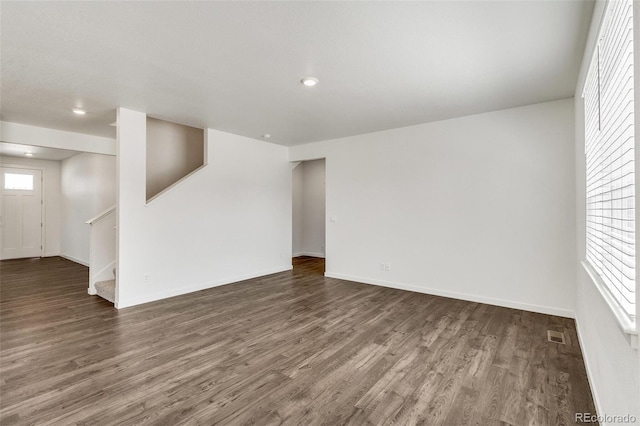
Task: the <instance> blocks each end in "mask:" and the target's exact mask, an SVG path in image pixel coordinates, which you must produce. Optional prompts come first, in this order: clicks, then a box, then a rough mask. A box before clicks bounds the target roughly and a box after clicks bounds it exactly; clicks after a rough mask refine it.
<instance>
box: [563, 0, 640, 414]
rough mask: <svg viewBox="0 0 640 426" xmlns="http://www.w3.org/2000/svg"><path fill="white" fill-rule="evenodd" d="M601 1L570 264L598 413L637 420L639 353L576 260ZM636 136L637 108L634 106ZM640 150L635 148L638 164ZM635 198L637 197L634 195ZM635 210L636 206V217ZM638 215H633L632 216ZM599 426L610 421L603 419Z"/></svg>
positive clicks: (638, 25)
mask: <svg viewBox="0 0 640 426" xmlns="http://www.w3.org/2000/svg"><path fill="white" fill-rule="evenodd" d="M634 3H636V4H635V5H634V8H635V9H634V20H635V21H634V27H635V28H634V32H635V35H636V37H634V42H635V49H634V50H635V55H636V63H638V59H639V56H638V55H640V37H637V35H638V32H639V31H640V13H639V12H640V10H638V7H639V6H640V4H638V3H637V2H634ZM604 8H605V2H603V1H598V2H597V3H596V6H595V9H594V13H593V20H592V23H591V29H590V32H589V38H588V41H587V46H586V48H585V54H584V57H583V61H582V68H581V70H580V78H579V80H578V84H577V86H576V93H575V98H574V99H575V164H576V167H575V169H576V212H575V215H576V218H577V219H576V237H577V238H576V251H577V259H576V262H575V263H574V267H575V268H576V271H577V285H576V324H577V329H578V336H579V338H580V344H581V346H582V354H583V356H584V360H585V366H586V369H587V374H588V376H589V382H590V384H591V391H592V393H593V397H594V400H595V403H596V409H597V410H598V413H599V414H600V415H603V414H608V415H625V414H630V415H634V416H635V417H636V419H638V421H640V353H639V351H638V349H633V348H632V347H631V344H630V336H629V335H627V334H625V333H623V332H622V330H621V328H620V326H619V325H618V322H617V320H616V318H615V317H614V314H613V312H612V311H611V309H610V308H609V306H608V305H607V303H606V302H605V300H604V298H603V297H602V295H601V294H600V293H599V291H598V289H597V288H596V286H595V284H594V282H593V281H592V280H591V278H590V277H589V275H588V274H587V273H586V272H585V271H584V269H583V267H582V265H581V264H580V261H581V260H583V259H584V258H585V253H586V195H585V194H586V190H585V158H584V101H583V99H582V90H583V87H584V79H585V75H586V72H587V69H588V67H589V64H590V61H591V53H592V52H593V50H594V46H595V42H596V40H597V33H598V29H599V27H600V22H601V20H602V16H603V13H604ZM635 78H636V81H635V89H636V99H638V97H639V95H640V92H639V91H638V90H639V89H640V80H639V79H640V74H639V73H636V77H635ZM635 113H636V140H639V137H638V134H639V133H638V132H639V131H640V126H638V125H637V123H638V122H639V120H638V117H640V110H639V109H637V108H636V112H635ZM638 153H639V151H638V150H636V164H637V161H638V160H637V156H638ZM639 178H640V174H638V173H636V191H637V190H638V188H640V184H639V180H638V179H639ZM636 199H637V197H636ZM637 217H638V209H636V218H637ZM636 220H637V219H636ZM601 424H603V425H607V424H612V423H606V422H603V423H601Z"/></svg>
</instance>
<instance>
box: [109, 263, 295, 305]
mask: <svg viewBox="0 0 640 426" xmlns="http://www.w3.org/2000/svg"><path fill="white" fill-rule="evenodd" d="M291 269H293V267H292V266H291V265H286V266H280V267H277V268H271V269H265V270H262V271H257V272H253V273H249V274H243V275H236V276H234V277H228V278H223V279H220V280H217V281H214V282H206V283H200V284H192V285H189V286H185V287H180V288H175V289H171V290H166V291H161V292H158V293H154V294H147V295H144V296H142V297H135V298H132V299H128V300H117V301H116V303H115V304H114V305H115V307H116V308H118V309H123V308H128V307H130V306H136V305H141V304H143V303H149V302H155V301H156V300H162V299H168V298H169V297H175V296H180V295H183V294H187V293H193V292H194V291H200V290H206V289H208V288H213V287H219V286H222V285H227V284H233V283H237V282H239V281H245V280H249V279H252V278H258V277H263V276H265V275H271V274H276V273H278V272H284V271H290V270H291Z"/></svg>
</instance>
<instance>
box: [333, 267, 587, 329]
mask: <svg viewBox="0 0 640 426" xmlns="http://www.w3.org/2000/svg"><path fill="white" fill-rule="evenodd" d="M324 275H325V277H329V278H338V279H341V280H346V281H354V282H357V283H362V284H371V285H378V286H381V287H389V288H395V289H398V290H408V291H414V292H416V293H424V294H430V295H433V296H442V297H450V298H454V299H460V300H467V301H469V302H477V303H485V304H488V305H495V306H502V307H505V308H511V309H521V310H524V311H529V312H537V313H541V314H547V315H556V316H559V317H565V318H575V312H573V311H570V310H568V309H561V308H554V307H551V306H539V305H531V304H528V303H520V302H513V301H510V300H502V299H494V298H492V297H483V296H477V295H474V294H467V293H458V292H455V291H448V290H438V289H434V288H428V287H422V286H417V285H411V284H401V283H396V282H392V281H383V280H376V279H371V278H365V277H355V276H352V275H345V274H336V273H333V272H325V273H324Z"/></svg>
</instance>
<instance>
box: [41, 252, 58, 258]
mask: <svg viewBox="0 0 640 426" xmlns="http://www.w3.org/2000/svg"><path fill="white" fill-rule="evenodd" d="M56 256H60V253H59V252H57V251H56V252H53V253H45V254H43V255H42V257H56Z"/></svg>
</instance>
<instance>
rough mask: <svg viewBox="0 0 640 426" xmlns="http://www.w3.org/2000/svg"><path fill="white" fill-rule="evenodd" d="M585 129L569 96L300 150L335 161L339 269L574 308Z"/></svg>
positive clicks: (330, 174)
mask: <svg viewBox="0 0 640 426" xmlns="http://www.w3.org/2000/svg"><path fill="white" fill-rule="evenodd" d="M573 131H574V129H573V100H571V99H567V100H560V101H555V102H548V103H543V104H536V105H530V106H526V107H520V108H513V109H507V110H501V111H496V112H491V113H486V114H480V115H474V116H468V117H463V118H458V119H452V120H446V121H440V122H434V123H429V124H423V125H418V126H412V127H405V128H401V129H395V130H389V131H384V132H377V133H371V134H366V135H360V136H354V137H348V138H342V139H336V140H331V141H325V142H319V143H314V144H307V145H301V146H295V147H292V148H291V149H290V160H291V161H300V160H306V159H314V158H326V173H327V177H326V182H327V197H326V203H327V216H328V218H327V219H328V220H327V232H326V239H327V241H326V247H327V249H326V253H327V265H326V268H327V269H326V270H327V275H328V276H333V277H338V278H345V279H351V280H354V281H360V282H367V283H372V284H379V285H386V286H390V287H397V288H404V289H408V290H414V291H421V292H426V293H433V294H440V295H446V296H452V297H458V298H461V299H468V300H475V301H480V302H486V303H492V304H497V305H504V306H510V307H516V308H522V309H527V310H531V311H538V312H546V313H552V314H558V315H564V316H569V317H571V316H573V312H574V307H575V305H574V301H575V268H574V267H573V265H575V262H576V255H575V244H574V241H575V217H574V215H575V182H574V180H575V171H574V142H573ZM381 263H388V264H389V267H390V268H389V269H390V270H389V271H382V270H380V264H381Z"/></svg>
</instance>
